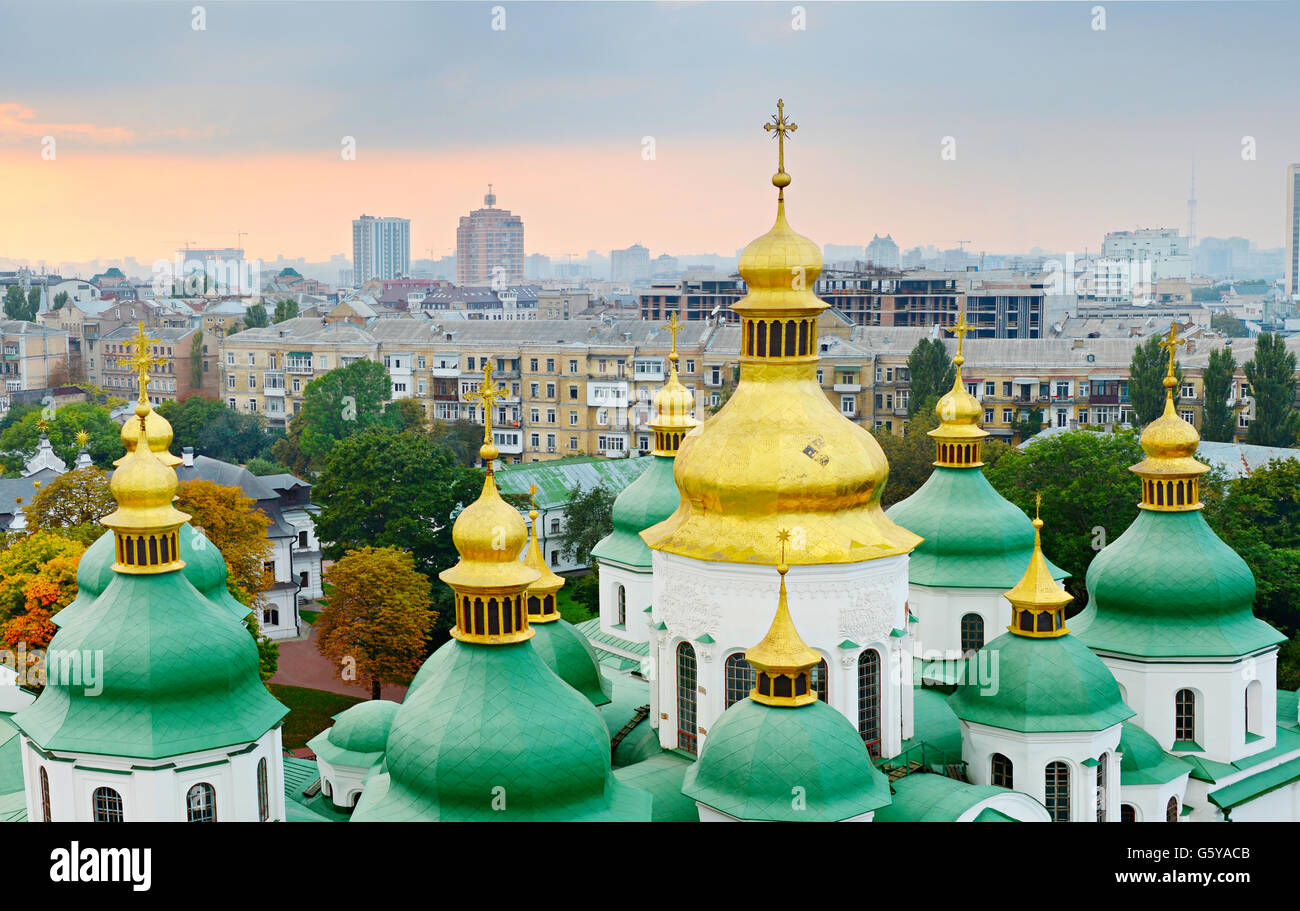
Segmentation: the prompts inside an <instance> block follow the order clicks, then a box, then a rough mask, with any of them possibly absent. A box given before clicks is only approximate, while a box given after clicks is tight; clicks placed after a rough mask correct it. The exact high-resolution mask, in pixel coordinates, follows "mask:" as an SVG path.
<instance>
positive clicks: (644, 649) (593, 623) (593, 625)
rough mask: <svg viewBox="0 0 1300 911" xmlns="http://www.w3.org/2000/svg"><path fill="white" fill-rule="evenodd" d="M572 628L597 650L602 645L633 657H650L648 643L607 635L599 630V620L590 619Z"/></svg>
mask: <svg viewBox="0 0 1300 911" xmlns="http://www.w3.org/2000/svg"><path fill="white" fill-rule="evenodd" d="M573 628H574V629H576V630H577V631H578V632H580V633H582V635H584V636H586V637H587V641H588V642H590V643H591V644H592V645H593V646H595V647H596V648H597V649H599V648H600V647H601V646H602V645H608V646H611V647H612V648H615V649H618V650H619V651H620V652H632V653H633V654H635V655H641V656H643V657H646V658H648V657H650V643H649V642H633V641H632V640H631V639H624V638H623V637H621V636H615V635H613V634H611V633H607V632H605V631H604V630H602V629H601V628H600V618H599V617H592V618H591V619H590V620H583V621H582V622H581V623H575V624H574V625H573Z"/></svg>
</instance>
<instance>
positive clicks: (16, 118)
mask: <svg viewBox="0 0 1300 911" xmlns="http://www.w3.org/2000/svg"><path fill="white" fill-rule="evenodd" d="M43 136H53V137H55V138H56V139H62V138H67V137H72V138H76V139H81V140H84V141H87V142H89V143H92V144H94V145H124V144H126V143H130V142H134V141H135V140H136V139H137V136H138V134H137V133H136V131H135V130H132V129H129V128H127V127H121V126H101V125H99V124H94V123H52V122H44V121H40V120H37V119H36V112H35V111H34V110H32V109H31V108H29V107H26V106H25V105H21V104H18V103H17V102H14V101H5V102H0V143H4V144H12V143H13V142H14V141H15V140H22V139H30V138H32V137H38V138H39V137H43Z"/></svg>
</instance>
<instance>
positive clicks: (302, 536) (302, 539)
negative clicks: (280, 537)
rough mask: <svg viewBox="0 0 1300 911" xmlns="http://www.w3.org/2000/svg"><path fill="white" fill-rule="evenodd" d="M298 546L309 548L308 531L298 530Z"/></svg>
mask: <svg viewBox="0 0 1300 911" xmlns="http://www.w3.org/2000/svg"><path fill="white" fill-rule="evenodd" d="M298 547H299V548H301V549H303V550H305V549H306V548H307V532H305V531H300V532H298Z"/></svg>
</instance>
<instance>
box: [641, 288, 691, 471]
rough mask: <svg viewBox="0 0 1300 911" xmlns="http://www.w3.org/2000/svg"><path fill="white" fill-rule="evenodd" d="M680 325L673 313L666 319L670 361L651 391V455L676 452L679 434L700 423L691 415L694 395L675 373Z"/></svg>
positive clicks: (679, 441)
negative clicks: (657, 386) (664, 379)
mask: <svg viewBox="0 0 1300 911" xmlns="http://www.w3.org/2000/svg"><path fill="white" fill-rule="evenodd" d="M681 326H682V324H681V323H680V322H678V320H677V314H676V313H674V314H673V316H672V319H671V320H669V321H668V331H669V332H671V333H672V337H673V347H672V351H671V352H669V354H668V360H669V363H670V364H671V367H670V368H669V372H668V381H667V382H666V383H664V385H663V388H662V389H660V390H659V391H658V392H656V393H655V397H654V406H655V411H654V417H653V418H651V420H650V429H651V430H653V431H654V432H655V448H654V454H655V455H658V456H674V455H676V454H677V450H678V448H679V447H680V446H681V442H682V437H683V436H685V435H686V434H687V433H689V432H690V431H691V430H693V429H694V428H695V427H697V426H698V425H699V423H700V422H699V421H697V420H695V418H693V417H691V411H692V410H694V408H695V396H693V395H691V391H690V390H689V389H687V388H686V387H685V386H683V385H682V382H681V380H680V379H679V378H678V376H677V332H678V330H679V329H681Z"/></svg>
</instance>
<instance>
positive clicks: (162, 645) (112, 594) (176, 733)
mask: <svg viewBox="0 0 1300 911" xmlns="http://www.w3.org/2000/svg"><path fill="white" fill-rule="evenodd" d="M50 649H51V651H64V652H71V651H74V650H75V651H76V652H78V653H81V652H82V650H88V651H90V652H91V653H92V654H93V653H95V652H102V655H103V667H102V687H103V691H102V692H100V693H98V694H94V692H93V689H92V691H91V692H90V693H88V692H86V690H87V687H86V686H85V685H84V680H83V684H82V685H76V684H70V685H65V684H64V683H63V682H61V681H59V680H54V679H52V680H49V681H48V682H47V685H46V687H45V689H44V690H43V691H42V692H41V695H40V697H39V698H37V700H36V702H35V703H33V704H32V705H30V706H28V707H27V708H25V709H24V710H23V711H21V712H19V713H18V714H17V715H15V716H14V718H13V721H14V724H15V725H16V726H17V727H18V728H19V729H20V730H22V731H23V732H24V733H25V734H27V736H29V737H31V738H32V740H34V741H35V742H36V743H37V744H38V745H39V746H41V747H42V748H44V749H46V750H70V751H80V752H86V753H102V754H107V755H111V756H134V757H140V758H145V759H158V758H162V757H165V756H174V755H176V754H178V753H189V752H193V751H195V750H204V749H213V748H216V747H223V746H230V745H233V744H238V743H246V742H248V741H251V740H255V739H257V738H258V737H261V736H262V735H263V734H265V733H266V732H267V731H268V730H270V729H271V728H272V727H274V726H275V724H276V723H278V722H279V721H280V719H281V718H283V717H284V716H285V714H286V713H287V712H288V709H286V708H285V707H284V706H282V705H281V704H280V703H278V702H276V701H275V698H274V697H273V696H271V694H270V693H269V692H268V691H267V689H266V687H265V686H263V685H262V681H261V678H260V677H259V676H258V672H257V644H256V643H255V642H254V641H253V637H252V636H250V635H249V634H248V630H246V629H244V628H243V627H242V626H240V625H239V624H238V623H233V622H231V619H230V617H229V615H226V614H223V613H220V612H218V611H215V610H213V609H212V604H211V602H209V601H208V600H207V599H206V598H204V597H203V596H202V595H200V594H199V592H198V591H196V590H195V588H194V586H192V585H191V584H190V583H189V580H187V579H186V578H185V576H184V575H183V574H182V573H180V572H170V573H160V574H158V575H140V576H134V575H126V574H116V573H115V574H114V578H113V581H112V582H110V583H109V585H108V587H107V588H105V589H104V591H103V592H102V593H101V594H100V595H99V596H98V597H95V598H91V599H83V598H81V597H78V598H77V599H76V600H75V601H74V602H73V603H72V604H70V605H68V606H67V607H65V608H64V609H63V610H62V611H60V612H59V629H58V632H56V633H55V634H54V639H53V640H52V641H51V642H50Z"/></svg>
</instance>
